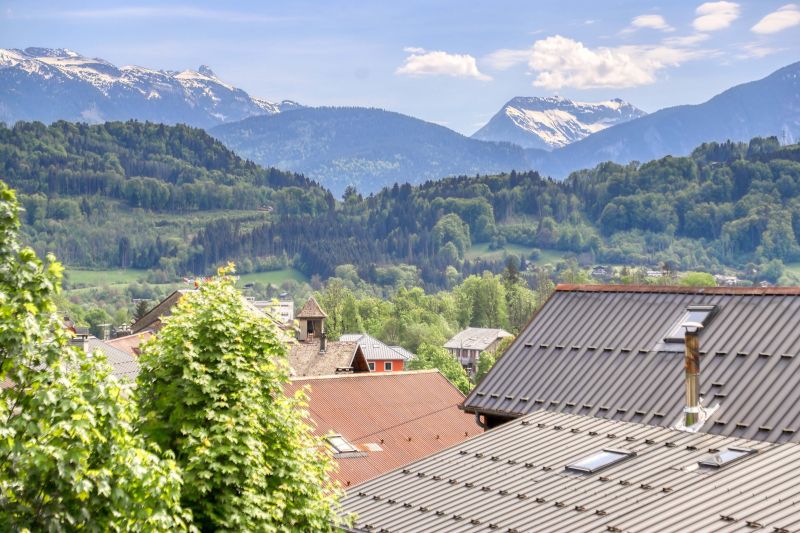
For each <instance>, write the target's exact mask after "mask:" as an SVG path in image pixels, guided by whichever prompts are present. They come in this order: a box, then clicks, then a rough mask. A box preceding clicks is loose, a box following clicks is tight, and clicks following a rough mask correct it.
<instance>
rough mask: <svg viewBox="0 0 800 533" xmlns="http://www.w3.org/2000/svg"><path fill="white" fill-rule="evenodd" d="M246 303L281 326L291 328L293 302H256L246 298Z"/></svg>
mask: <svg viewBox="0 0 800 533" xmlns="http://www.w3.org/2000/svg"><path fill="white" fill-rule="evenodd" d="M248 301H249V302H250V303H251V304H252V305H253V307H255V308H256V309H258V310H259V311H262V312H264V313H265V314H268V315H269V316H271V317H274V318H275V319H276V320H277V321H279V322H280V323H281V324H285V325H288V326H291V325H292V322H293V321H294V301H293V300H288V299H280V300H256V299H249V298H248Z"/></svg>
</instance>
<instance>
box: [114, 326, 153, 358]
mask: <svg viewBox="0 0 800 533" xmlns="http://www.w3.org/2000/svg"><path fill="white" fill-rule="evenodd" d="M152 336H153V332H152V331H149V330H144V331H141V332H139V333H134V334H133V335H125V336H124V337H117V338H116V339H110V340H107V341H105V342H106V344H110V345H111V346H113V347H114V348H116V349H118V350H122V351H123V352H125V353H128V354H130V355H135V356H138V355H139V345H140V344H142V343H143V342H144V341H146V340H147V339H149V338H150V337H152Z"/></svg>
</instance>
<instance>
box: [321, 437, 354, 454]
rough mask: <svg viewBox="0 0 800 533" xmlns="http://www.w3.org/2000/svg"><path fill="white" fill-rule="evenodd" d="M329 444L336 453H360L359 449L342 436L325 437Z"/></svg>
mask: <svg viewBox="0 0 800 533" xmlns="http://www.w3.org/2000/svg"><path fill="white" fill-rule="evenodd" d="M325 440H326V441H328V444H329V445H330V447H331V448H333V451H334V452H335V453H352V452H357V451H359V450H358V448H356V447H355V446H353V444H351V443H350V441H348V440H347V439H346V438H344V437H342V436H341V435H328V436H327V437H325Z"/></svg>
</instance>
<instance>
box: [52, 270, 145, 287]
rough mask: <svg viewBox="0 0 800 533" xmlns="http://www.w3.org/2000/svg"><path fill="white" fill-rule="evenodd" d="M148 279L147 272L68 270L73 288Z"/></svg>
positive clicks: (68, 277) (68, 276)
mask: <svg viewBox="0 0 800 533" xmlns="http://www.w3.org/2000/svg"><path fill="white" fill-rule="evenodd" d="M146 277H147V271H146V270H135V269H132V268H131V269H115V270H80V269H71V268H68V269H67V279H68V281H69V284H70V285H71V286H76V285H83V286H90V287H100V286H103V285H118V284H127V283H133V282H135V281H143V280H144V279H145V278H146Z"/></svg>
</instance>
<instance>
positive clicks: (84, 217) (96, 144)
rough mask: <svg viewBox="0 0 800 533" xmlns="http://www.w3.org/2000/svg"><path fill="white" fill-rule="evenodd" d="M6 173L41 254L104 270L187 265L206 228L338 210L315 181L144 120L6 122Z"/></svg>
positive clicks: (2, 163) (0, 157) (0, 158)
mask: <svg viewBox="0 0 800 533" xmlns="http://www.w3.org/2000/svg"><path fill="white" fill-rule="evenodd" d="M0 179H2V180H3V181H5V182H6V183H8V184H9V185H10V186H11V187H12V188H14V189H16V190H17V191H18V193H19V198H20V200H21V203H22V205H23V206H24V207H25V220H24V222H25V223H26V224H25V228H24V231H25V233H26V236H27V238H28V239H29V241H30V243H31V244H32V245H33V246H34V247H35V248H36V250H37V251H38V252H40V253H42V252H44V251H54V252H56V253H57V254H58V256H59V258H61V259H62V260H64V261H65V262H66V263H67V264H70V265H73V266H86V267H95V268H98V267H131V266H132V267H136V268H153V267H159V266H161V267H165V266H167V265H171V268H172V269H178V270H181V269H183V267H182V266H181V263H182V262H183V261H185V260H186V257H187V254H188V253H189V243H190V241H191V239H192V237H193V236H194V235H195V234H196V233H197V232H198V231H199V230H200V229H201V228H202V227H203V226H204V225H206V224H211V223H213V222H215V221H219V220H228V221H230V222H231V223H232V224H234V225H238V226H246V225H247V224H254V223H263V221H264V220H266V219H268V218H269V216H275V215H279V214H298V213H303V214H312V215H313V214H316V213H318V212H321V211H326V210H328V209H329V208H330V207H331V206H333V197H332V196H331V195H330V193H328V192H327V191H324V190H323V189H321V188H319V187H317V186H316V185H315V184H314V183H312V182H310V181H309V180H307V179H305V178H303V177H302V176H299V175H297V174H290V173H286V172H281V171H278V170H275V169H265V168H262V167H259V166H257V165H255V164H253V163H251V162H248V161H244V160H243V159H241V158H239V157H238V156H236V155H235V154H234V153H233V152H231V151H230V150H228V149H227V148H225V147H224V146H222V145H221V144H220V143H218V142H217V141H215V140H214V139H212V138H211V137H209V136H208V135H207V134H206V133H205V132H204V131H202V130H200V129H196V128H190V127H186V126H165V125H162V124H152V123H141V122H135V121H130V122H125V123H122V122H109V123H105V124H101V125H93V126H89V125H86V124H73V123H68V122H56V123H54V124H52V125H51V126H45V125H44V124H41V123H39V122H29V123H26V122H18V123H17V124H16V125H15V126H13V127H11V128H8V127H5V126H3V125H2V124H0Z"/></svg>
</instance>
